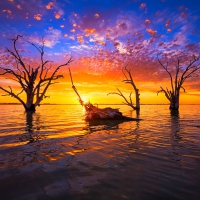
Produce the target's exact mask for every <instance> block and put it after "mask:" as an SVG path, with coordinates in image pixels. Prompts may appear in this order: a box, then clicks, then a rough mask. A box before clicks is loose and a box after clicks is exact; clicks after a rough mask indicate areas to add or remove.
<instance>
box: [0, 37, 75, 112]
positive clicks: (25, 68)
mask: <svg viewBox="0 0 200 200" xmlns="http://www.w3.org/2000/svg"><path fill="white" fill-rule="evenodd" d="M21 37H22V36H20V35H17V37H16V38H14V39H12V41H13V50H10V49H8V48H6V50H7V52H8V53H9V54H10V55H11V57H12V58H13V59H14V60H15V62H16V67H15V68H8V67H0V69H1V71H3V73H0V75H8V77H12V78H11V79H12V80H14V81H16V82H18V84H19V85H20V87H21V89H22V90H21V92H19V93H15V92H13V89H12V87H11V86H8V87H9V89H5V88H3V87H1V86H0V89H1V90H3V91H4V92H5V93H6V94H5V95H4V96H11V97H14V98H15V99H17V100H18V101H19V102H20V103H21V104H22V105H23V106H24V108H25V110H26V111H35V109H36V107H37V106H39V105H40V102H41V101H42V100H43V99H44V98H46V97H47V96H46V95H45V94H46V92H47V89H48V88H49V86H50V85H52V84H55V83H57V82H54V81H55V80H57V79H59V78H62V77H63V75H60V74H57V72H58V71H59V69H60V68H61V67H63V66H67V65H68V64H69V63H70V62H72V58H71V57H70V58H69V59H68V60H67V62H66V63H64V64H61V65H59V66H57V67H56V68H55V69H54V70H52V68H51V65H49V64H50V63H51V61H49V60H44V44H45V41H44V40H42V46H41V47H38V46H36V45H35V44H34V43H32V42H27V43H29V44H31V45H32V46H33V47H35V48H36V49H37V50H38V52H39V54H40V65H39V66H38V67H36V68H34V67H31V66H30V65H29V64H26V63H25V59H24V58H23V57H22V55H20V51H19V49H18V48H17V42H18V40H19V38H21ZM48 65H49V66H48ZM50 70H52V72H51V74H50ZM23 92H25V93H26V102H25V101H24V100H22V99H21V98H20V97H19V95H20V94H21V93H23Z"/></svg>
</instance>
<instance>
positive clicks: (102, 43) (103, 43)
mask: <svg viewBox="0 0 200 200" xmlns="http://www.w3.org/2000/svg"><path fill="white" fill-rule="evenodd" d="M95 44H100V45H102V46H106V43H105V42H103V41H96V42H95Z"/></svg>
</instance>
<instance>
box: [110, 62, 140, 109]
mask: <svg viewBox="0 0 200 200" xmlns="http://www.w3.org/2000/svg"><path fill="white" fill-rule="evenodd" d="M122 72H123V74H124V76H125V78H126V79H125V80H123V81H122V82H125V83H128V84H131V85H132V86H133V89H134V91H135V102H136V104H135V106H134V104H133V101H132V97H131V95H132V92H131V93H130V95H129V100H128V99H127V98H126V97H125V96H124V95H123V93H122V92H121V91H120V90H119V89H118V88H117V90H118V92H110V93H108V95H109V94H117V95H119V96H121V97H122V98H123V99H124V100H125V102H123V104H125V105H128V106H130V107H131V108H132V109H134V110H140V93H139V89H138V88H137V87H136V85H135V82H134V80H133V78H132V75H131V70H129V69H127V66H125V67H124V69H122Z"/></svg>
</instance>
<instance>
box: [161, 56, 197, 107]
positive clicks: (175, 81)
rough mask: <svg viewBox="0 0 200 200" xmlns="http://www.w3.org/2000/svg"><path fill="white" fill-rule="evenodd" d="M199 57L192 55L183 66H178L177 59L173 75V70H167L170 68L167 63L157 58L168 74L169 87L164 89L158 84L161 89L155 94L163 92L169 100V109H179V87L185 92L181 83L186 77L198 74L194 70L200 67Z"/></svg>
mask: <svg viewBox="0 0 200 200" xmlns="http://www.w3.org/2000/svg"><path fill="white" fill-rule="evenodd" d="M199 59H200V57H199V56H198V57H196V56H193V59H192V60H190V61H189V63H188V64H187V65H186V66H183V67H182V66H180V60H179V59H178V61H177V64H176V65H175V72H174V75H173V72H172V71H171V72H170V71H169V70H170V69H169V68H168V63H166V64H163V63H162V62H161V61H160V59H159V58H158V62H159V63H160V65H161V66H162V67H163V69H164V70H165V71H166V72H167V74H168V75H169V78H170V87H171V89H168V88H167V87H166V89H164V88H163V87H161V86H160V88H161V90H160V91H158V93H157V95H158V94H159V93H160V92H164V94H165V96H166V98H167V99H168V100H169V102H170V106H169V109H170V110H178V109H179V97H180V89H183V91H184V92H186V91H185V88H184V87H183V83H184V82H185V81H186V79H188V78H191V77H195V76H198V74H197V73H196V72H197V71H198V70H199V69H200V66H199V65H200V63H197V61H198V60H199Z"/></svg>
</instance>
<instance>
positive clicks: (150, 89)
mask: <svg viewBox="0 0 200 200" xmlns="http://www.w3.org/2000/svg"><path fill="white" fill-rule="evenodd" d="M36 2H37V3H36ZM0 7H1V13H0V18H1V25H2V26H1V28H0V35H1V43H0V45H1V56H2V55H3V54H4V53H5V52H4V50H3V47H4V48H5V47H6V46H7V47H9V48H11V47H12V46H11V45H12V42H11V41H10V40H8V39H10V38H14V37H15V36H16V35H18V34H20V35H24V41H26V40H28V41H31V42H34V43H35V44H37V45H41V42H42V38H44V39H45V55H46V57H47V58H48V59H49V60H53V61H54V63H55V64H56V63H61V62H64V60H65V59H66V56H68V55H72V56H73V59H74V61H73V63H71V68H72V70H73V72H74V73H75V78H76V82H77V83H79V84H80V89H81V90H83V91H84V92H85V93H87V92H88V93H90V94H92V92H94V90H96V89H97V90H98V96H99V99H96V100H97V101H98V102H101V99H102V98H108V99H109V100H111V99H112V101H114V97H107V96H106V93H107V92H112V91H113V90H115V88H116V87H120V88H121V90H124V91H125V92H127V94H128V93H129V90H130V89H131V88H130V87H128V86H127V85H126V84H123V83H122V82H121V80H123V74H122V71H121V68H122V67H123V66H125V65H128V67H129V68H130V69H131V70H132V73H133V76H134V79H135V81H136V82H137V83H138V87H139V88H140V91H141V101H143V100H144V99H142V94H143V95H144V96H145V97H147V96H148V95H147V94H149V100H148V99H147V98H145V100H144V101H145V103H148V101H149V102H152V101H153V100H152V101H151V98H154V100H155V99H156V92H157V90H159V86H160V85H167V84H169V82H168V81H169V79H168V76H167V74H166V73H165V72H163V70H162V67H161V66H160V65H159V63H158V61H157V57H159V58H161V59H162V61H163V62H164V63H166V62H168V63H169V68H170V70H174V69H175V68H174V67H175V64H176V63H177V60H178V59H180V60H181V63H182V64H183V67H185V66H186V64H187V62H188V61H189V60H190V59H191V58H192V56H193V55H199V54H200V42H199V41H200V16H199V8H200V2H199V3H198V2H196V3H195V4H193V3H191V2H188V1H186V0H183V1H181V2H178V1H172V0H166V1H163V0H162V1H161V0H155V2H154V3H152V1H150V0H147V1H129V0H125V1H114V0H108V1H100V0H97V1H90V0H87V1H84V0H77V1H66V0H57V1H42V0H38V1H35V0H30V1H22V0H3V1H1V2H0ZM19 47H20V49H24V50H25V55H24V56H25V58H26V59H27V60H32V61H33V60H34V59H35V60H37V59H38V58H37V57H36V55H37V53H36V52H32V49H31V48H30V47H29V46H27V45H25V44H24V43H23V42H21V43H20V44H19ZM30 52H32V54H31V53H30ZM4 61H5V58H4ZM9 61H11V60H9ZM33 63H34V62H33ZM7 64H8V62H7ZM12 64H13V65H14V62H9V65H10V66H11V65H12ZM11 67H13V66H11ZM62 73H63V74H65V78H64V79H63V80H62V81H63V82H61V83H60V85H59V86H60V87H61V85H62V87H61V88H59V89H58V90H59V91H61V90H64V91H66V90H67V89H68V87H69V85H70V83H69V81H70V80H69V77H68V71H67V70H65V69H63V71H62ZM0 80H1V82H0V85H1V84H3V83H6V82H3V81H2V80H4V79H2V77H1V76H0ZM83 82H87V84H83ZM62 83H65V84H62ZM199 85H200V81H199V79H197V78H194V79H191V80H190V81H189V82H188V83H187V84H186V87H188V90H189V91H192V93H193V94H195V95H196V94H199V93H198V92H199V91H200V86H199ZM53 89H54V90H55V91H56V90H57V89H56V86H53ZM67 91H68V90H67ZM189 91H188V93H187V94H189ZM0 92H1V91H0ZM152 94H154V95H155V96H154V97H152ZM161 96H162V95H161ZM163 96H164V95H163ZM195 98H196V99H198V100H200V98H199V96H198V95H196V96H195ZM116 99H117V100H116V101H117V102H119V101H120V99H118V98H116ZM160 100H162V101H164V98H163V99H162V98H160V97H159V99H158V101H157V102H155V103H161V102H159V101H160ZM103 101H104V100H102V102H103Z"/></svg>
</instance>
